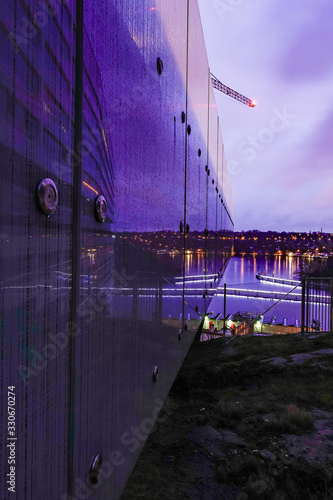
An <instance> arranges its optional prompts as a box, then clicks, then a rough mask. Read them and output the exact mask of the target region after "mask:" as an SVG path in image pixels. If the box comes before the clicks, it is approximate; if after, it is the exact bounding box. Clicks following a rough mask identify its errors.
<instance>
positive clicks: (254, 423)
mask: <svg viewBox="0 0 333 500" xmlns="http://www.w3.org/2000/svg"><path fill="white" fill-rule="evenodd" d="M332 391H333V336H331V337H330V336H319V337H317V338H309V337H306V338H304V339H300V338H298V337H296V336H292V335H289V336H274V337H266V338H264V337H239V338H236V339H234V340H233V341H232V342H231V343H230V344H229V345H228V346H227V347H224V346H223V341H222V339H218V340H212V341H209V342H204V343H196V344H194V345H193V347H192V348H191V350H190V352H189V354H188V356H187V357H186V359H185V362H184V364H183V366H182V369H181V371H180V373H179V375H178V377H177V380H176V381H175V383H174V385H173V387H172V390H171V392H170V394H169V397H168V400H167V401H166V403H165V405H164V407H163V409H162V411H161V414H160V416H161V417H164V418H160V420H161V422H160V423H158V424H156V425H155V428H154V429H153V432H152V434H151V435H150V437H149V438H148V440H147V442H146V445H145V448H144V450H143V452H142V454H141V456H140V459H139V460H138V462H137V464H136V466H135V469H134V471H133V473H132V475H131V477H130V480H129V482H128V484H127V486H126V488H125V490H124V492H123V494H122V497H121V500H139V499H149V500H154V499H159V500H162V499H166V500H171V499H175V500H176V499H191V500H206V499H207V500H208V499H209V500H214V499H230V500H231V499H238V500H246V499H266V498H267V499H268V498H269V499H270V500H280V499H285V500H293V499H295V500H297V499H300V500H307V499H311V500H319V499H320V500H326V499H333V394H332ZM162 420H163V422H162Z"/></svg>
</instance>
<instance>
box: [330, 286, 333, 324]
mask: <svg viewBox="0 0 333 500" xmlns="http://www.w3.org/2000/svg"><path fill="white" fill-rule="evenodd" d="M330 296H331V300H330V332H331V333H332V332H333V278H331V279H330Z"/></svg>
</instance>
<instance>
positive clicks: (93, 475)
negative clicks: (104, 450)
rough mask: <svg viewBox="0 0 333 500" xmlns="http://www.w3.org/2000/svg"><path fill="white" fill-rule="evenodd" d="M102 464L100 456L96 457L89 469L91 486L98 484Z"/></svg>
mask: <svg viewBox="0 0 333 500" xmlns="http://www.w3.org/2000/svg"><path fill="white" fill-rule="evenodd" d="M102 464H103V459H102V455H96V456H95V458H94V459H93V461H92V464H91V467H90V473H89V479H90V482H91V484H97V483H98V480H99V476H100V475H101V468H102Z"/></svg>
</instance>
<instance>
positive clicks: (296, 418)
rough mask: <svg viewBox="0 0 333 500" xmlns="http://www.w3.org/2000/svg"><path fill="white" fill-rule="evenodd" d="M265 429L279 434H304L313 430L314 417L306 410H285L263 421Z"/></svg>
mask: <svg viewBox="0 0 333 500" xmlns="http://www.w3.org/2000/svg"><path fill="white" fill-rule="evenodd" d="M265 426H266V428H267V429H269V430H271V431H273V432H277V433H281V434H304V433H306V432H310V431H313V430H314V418H313V416H312V415H311V413H310V412H308V411H306V410H298V411H295V412H285V413H283V414H282V415H279V416H274V417H272V418H271V419H269V421H268V422H266V423H265Z"/></svg>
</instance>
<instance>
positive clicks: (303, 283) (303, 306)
mask: <svg viewBox="0 0 333 500" xmlns="http://www.w3.org/2000/svg"><path fill="white" fill-rule="evenodd" d="M304 316H305V279H304V278H302V311H301V335H302V337H304Z"/></svg>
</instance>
